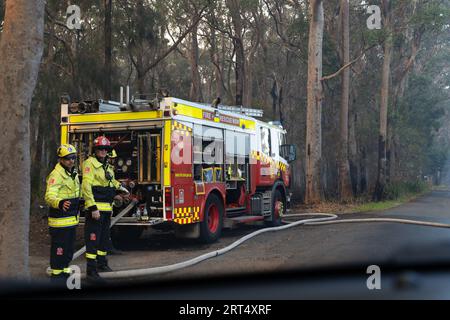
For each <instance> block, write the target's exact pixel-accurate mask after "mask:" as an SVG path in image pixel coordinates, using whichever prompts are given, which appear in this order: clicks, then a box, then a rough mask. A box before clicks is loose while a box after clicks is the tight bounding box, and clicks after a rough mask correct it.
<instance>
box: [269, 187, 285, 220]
mask: <svg viewBox="0 0 450 320" xmlns="http://www.w3.org/2000/svg"><path fill="white" fill-rule="evenodd" d="M285 213H286V201H285V200H284V197H283V195H282V194H281V192H280V190H278V189H276V190H275V192H274V194H273V198H272V213H271V215H270V217H271V219H270V220H266V221H265V225H266V226H268V227H278V226H281V224H282V221H281V220H282V217H283V215H284V214H285Z"/></svg>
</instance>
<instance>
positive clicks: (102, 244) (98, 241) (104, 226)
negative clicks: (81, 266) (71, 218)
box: [84, 211, 111, 270]
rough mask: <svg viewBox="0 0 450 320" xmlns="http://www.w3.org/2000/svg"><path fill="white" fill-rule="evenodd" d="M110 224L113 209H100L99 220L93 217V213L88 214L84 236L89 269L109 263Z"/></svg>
mask: <svg viewBox="0 0 450 320" xmlns="http://www.w3.org/2000/svg"><path fill="white" fill-rule="evenodd" d="M110 224H111V211H100V219H99V220H95V219H93V218H92V215H91V213H87V214H86V223H85V225H84V238H85V241H86V260H87V267H88V269H89V270H92V269H95V268H96V267H97V266H104V265H107V264H108V262H107V259H106V254H107V251H108V246H109V238H110V229H109V226H110Z"/></svg>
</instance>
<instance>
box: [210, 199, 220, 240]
mask: <svg viewBox="0 0 450 320" xmlns="http://www.w3.org/2000/svg"><path fill="white" fill-rule="evenodd" d="M218 227H219V209H218V208H217V206H216V205H215V204H211V205H210V206H209V208H208V229H209V231H210V232H211V233H215V232H216V231H217V228H218Z"/></svg>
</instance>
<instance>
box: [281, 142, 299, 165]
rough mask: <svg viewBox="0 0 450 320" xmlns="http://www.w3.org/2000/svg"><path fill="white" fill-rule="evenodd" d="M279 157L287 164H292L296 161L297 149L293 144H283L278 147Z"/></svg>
mask: <svg viewBox="0 0 450 320" xmlns="http://www.w3.org/2000/svg"><path fill="white" fill-rule="evenodd" d="M280 155H281V156H282V157H283V158H284V159H286V161H287V162H292V161H294V160H295V159H297V148H296V146H295V145H293V144H283V145H282V146H281V147H280Z"/></svg>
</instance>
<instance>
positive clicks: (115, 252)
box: [108, 247, 123, 256]
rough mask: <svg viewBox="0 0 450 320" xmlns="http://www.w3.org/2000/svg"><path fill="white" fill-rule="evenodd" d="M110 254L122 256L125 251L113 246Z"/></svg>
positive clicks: (109, 251)
mask: <svg viewBox="0 0 450 320" xmlns="http://www.w3.org/2000/svg"><path fill="white" fill-rule="evenodd" d="M108 254H109V255H116V256H121V255H123V252H122V251H120V250H117V249H116V248H113V247H111V249H110V250H108Z"/></svg>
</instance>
